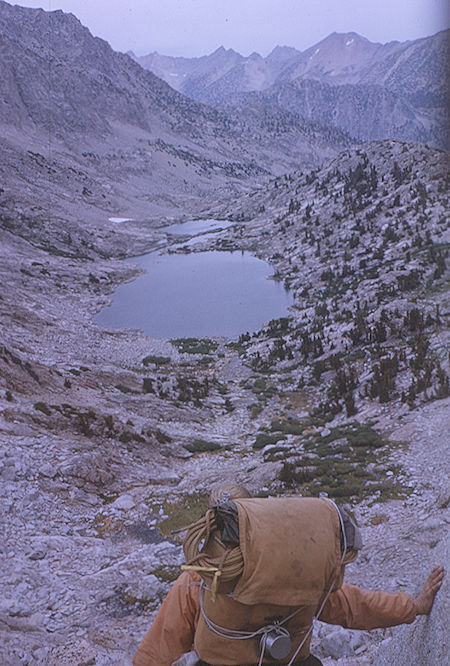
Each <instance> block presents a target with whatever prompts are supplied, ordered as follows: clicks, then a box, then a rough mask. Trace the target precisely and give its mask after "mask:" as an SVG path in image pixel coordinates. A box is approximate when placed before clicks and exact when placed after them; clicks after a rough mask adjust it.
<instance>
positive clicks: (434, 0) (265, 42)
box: [8, 0, 450, 56]
mask: <svg viewBox="0 0 450 666" xmlns="http://www.w3.org/2000/svg"><path fill="white" fill-rule="evenodd" d="M8 1H9V2H10V4H19V5H22V6H23V7H42V8H43V9H46V10H54V9H62V10H63V11H65V12H72V13H73V14H75V15H76V16H77V17H78V18H79V19H80V21H81V22H82V23H83V24H84V25H86V26H87V27H88V28H89V29H90V30H91V32H92V33H93V34H94V35H97V36H98V37H103V39H106V40H107V41H108V42H109V43H110V44H111V46H112V47H113V48H115V49H116V50H119V51H128V50H130V49H131V50H133V51H134V52H135V53H136V54H137V55H144V54H146V53H150V52H152V51H159V52H160V53H163V54H167V55H185V56H198V55H205V54H207V53H211V52H212V51H214V50H215V49H216V48H217V47H219V46H222V45H223V46H225V47H226V48H233V49H235V50H236V51H239V53H242V54H243V55H249V54H250V53H251V52H252V51H257V52H258V53H261V55H267V54H268V53H269V52H270V51H271V50H272V49H273V47H274V46H276V45H277V44H280V45H287V46H295V47H296V48H297V49H299V50H300V51H303V50H305V49H306V48H308V47H309V46H312V45H313V44H315V43H316V42H318V41H319V40H321V39H323V38H324V37H326V36H327V35H329V34H330V33H331V32H335V31H336V32H350V31H354V32H357V33H359V34H360V35H363V36H364V37H367V38H368V39H370V40H371V41H375V42H388V41H391V40H395V39H396V40H399V41H404V40H407V39H417V38H419V37H426V36H428V35H432V34H434V33H436V32H438V31H439V30H443V29H444V28H447V27H449V26H450V9H449V8H450V2H449V0H59V1H58V0H40V1H39V0H37V1H35V0H22V2H13V1H12V0H8Z"/></svg>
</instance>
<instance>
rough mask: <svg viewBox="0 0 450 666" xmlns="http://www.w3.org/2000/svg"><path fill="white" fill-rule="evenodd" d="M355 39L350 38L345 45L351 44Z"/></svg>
mask: <svg viewBox="0 0 450 666" xmlns="http://www.w3.org/2000/svg"><path fill="white" fill-rule="evenodd" d="M354 41H355V40H354V39H349V40H348V42H345V46H350V44H353V42H354Z"/></svg>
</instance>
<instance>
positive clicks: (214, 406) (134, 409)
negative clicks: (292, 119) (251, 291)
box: [0, 143, 449, 666]
mask: <svg viewBox="0 0 450 666" xmlns="http://www.w3.org/2000/svg"><path fill="white" fill-rule="evenodd" d="M395 164H397V167H396V166H395ZM400 164H401V165H402V166H401V167H400ZM410 167H411V168H410ZM374 169H375V170H376V173H374ZM442 172H443V165H442V154H441V153H439V152H437V151H432V150H430V149H425V148H423V147H411V146H406V145H402V144H395V143H393V144H389V143H387V144H379V145H374V146H371V147H370V148H367V149H366V151H364V152H363V151H360V152H355V151H353V152H349V153H347V154H344V155H342V156H340V157H339V158H338V160H336V161H335V162H334V163H332V164H331V165H329V166H327V167H325V168H324V169H322V170H321V171H313V172H305V173H303V174H299V173H298V174H292V175H291V176H288V177H283V178H279V179H277V180H274V181H273V182H272V184H271V186H270V188H269V189H267V188H262V189H261V190H259V191H255V193H254V194H253V196H250V197H248V198H246V199H244V200H242V201H240V202H238V203H235V204H233V206H229V207H227V208H226V209H223V210H222V215H226V216H227V217H228V218H230V219H232V220H233V221H235V223H236V224H235V225H234V227H233V228H232V229H231V230H229V231H226V232H223V233H222V236H221V237H220V238H218V239H217V240H216V242H215V247H217V248H219V249H220V248H223V249H224V248H226V247H234V248H242V249H245V248H248V249H252V250H253V251H254V252H257V253H259V254H260V255H261V256H263V257H266V258H268V259H270V261H271V262H272V263H273V264H274V266H276V267H277V269H278V273H279V276H280V279H284V280H286V281H287V283H288V284H290V286H291V288H292V289H293V290H294V293H295V296H296V307H295V309H294V310H293V312H292V316H291V317H289V318H287V319H282V320H277V321H274V322H271V323H268V325H267V326H265V327H263V329H262V330H261V331H260V332H259V333H258V334H257V335H254V336H248V335H246V334H245V333H244V334H243V335H242V337H241V338H240V339H239V340H236V341H234V342H233V343H232V344H231V345H229V344H228V342H229V341H227V340H220V339H219V340H204V341H184V342H183V341H180V342H179V343H175V344H173V343H171V342H169V341H156V340H151V339H149V338H147V337H146V336H144V335H143V334H142V333H140V332H139V331H132V330H122V331H113V330H110V331H105V330H102V329H100V328H99V327H98V326H96V325H95V324H94V323H93V321H92V319H93V314H94V313H95V312H96V311H98V309H99V308H100V307H102V306H103V305H104V304H105V303H106V302H107V301H108V298H109V295H110V294H111V292H112V290H113V289H114V288H115V285H117V284H118V283H119V282H121V281H123V280H126V279H131V278H132V277H133V276H134V275H136V267H135V266H133V265H132V264H124V263H123V262H120V261H117V259H114V258H107V257H108V256H111V255H114V254H117V252H118V247H117V245H116V243H117V240H118V239H117V237H115V236H109V237H103V238H102V237H101V234H99V232H98V230H97V229H96V224H95V221H93V220H90V219H87V220H86V221H85V225H86V227H87V229H86V231H89V234H92V235H91V236H90V238H91V242H92V241H95V243H93V245H92V246H91V247H89V248H87V250H86V256H77V255H76V253H74V254H73V255H72V256H67V255H64V254H63V253H60V252H55V251H54V250H52V249H51V248H48V247H44V246H41V247H40V248H39V247H37V245H39V242H37V241H38V240H39V225H37V230H35V234H36V235H35V236H34V238H33V242H32V243H30V241H29V240H28V239H22V238H20V237H18V236H17V234H15V233H14V230H12V231H11V230H8V229H6V230H3V231H2V232H1V234H2V236H1V246H2V249H3V253H2V258H1V275H2V280H1V282H0V285H1V286H0V304H1V317H2V322H3V323H4V330H3V345H2V347H1V350H0V364H1V382H2V383H1V386H2V389H1V391H0V409H1V421H0V428H1V433H0V434H1V443H2V449H1V472H0V473H1V484H2V493H1V497H2V499H1V502H2V515H4V516H8V521H7V523H5V526H4V535H5V538H4V541H3V543H2V546H1V547H2V553H3V555H4V557H5V566H4V576H3V577H2V581H1V586H2V599H3V601H2V606H1V611H0V632H1V635H2V641H1V646H2V647H1V648H0V650H1V651H0V654H1V656H2V659H3V660H4V661H5V662H6V663H10V664H14V665H15V664H27V663H29V664H32V663H37V664H46V665H48V664H52V665H53V664H55V666H56V664H58V665H59V664H79V663H80V661H83V662H89V661H91V662H94V661H95V663H98V664H104V665H105V666H106V665H109V664H117V665H119V664H123V663H127V662H128V661H129V660H130V657H131V655H132V653H133V650H134V649H135V647H136V644H137V641H138V640H139V638H140V637H141V636H142V634H143V632H144V631H145V629H146V627H147V626H148V624H149V622H150V618H151V617H152V614H153V613H154V611H155V610H156V608H157V607H158V604H159V603H160V599H161V598H162V596H163V595H164V594H165V592H166V591H167V587H168V584H169V582H170V581H171V580H172V579H173V578H174V577H175V576H176V575H177V573H178V571H179V569H178V565H179V563H180V561H181V558H182V555H181V550H180V547H179V545H178V544H177V543H176V542H174V541H173V540H172V538H171V537H170V536H168V535H169V532H170V529H171V528H172V527H176V526H178V525H180V524H183V523H186V522H188V521H189V519H190V518H191V517H192V516H193V515H195V513H196V512H197V511H201V510H202V507H204V501H205V496H206V493H207V489H208V488H209V487H210V486H211V484H213V483H216V482H218V481H222V480H231V479H232V480H238V481H240V482H243V483H246V484H248V486H249V487H250V488H251V490H252V491H254V492H262V493H276V494H279V493H291V492H300V493H302V492H303V493H313V494H316V493H317V492H319V491H326V492H328V493H329V495H330V496H331V497H336V498H341V500H342V499H344V500H347V501H350V502H351V503H352V504H353V505H354V506H355V507H356V512H357V515H358V517H359V520H360V522H361V524H362V527H363V533H364V539H365V543H366V546H365V550H364V551H363V554H362V556H361V558H359V560H358V561H357V563H356V564H355V565H352V567H349V577H350V580H352V581H353V582H356V583H359V584H361V585H365V586H367V587H383V588H385V589H389V590H396V589H397V590H398V589H407V590H409V591H411V592H414V591H415V589H416V587H417V583H418V579H423V576H424V572H423V571H422V570H421V571H418V565H417V562H418V561H420V562H421V563H422V567H423V568H427V567H429V566H431V564H434V563H436V558H439V557H441V556H440V555H439V553H441V552H442V549H443V547H444V538H445V531H446V526H447V523H446V521H448V520H449V518H448V489H447V490H446V488H445V486H444V485H443V483H442V480H443V479H444V478H445V468H446V465H447V462H446V461H447V459H448V450H447V448H446V447H448V441H447V439H446V437H445V433H446V429H445V428H444V429H443V428H442V420H443V418H444V415H445V413H446V410H448V398H445V395H446V394H447V393H448V383H447V380H446V374H445V373H446V372H447V366H446V364H447V362H448V359H447V358H446V355H445V353H444V349H445V344H446V338H445V333H444V331H443V319H444V316H445V315H446V312H447V311H448V303H447V301H446V298H447V296H446V292H445V291H444V284H445V283H444V279H445V278H446V275H447V273H446V272H445V264H446V260H447V256H446V253H447V249H446V248H447V246H446V245H444V243H448V230H447V229H446V228H445V225H444V221H443V219H442V218H443V211H444V206H445V201H446V193H445V190H444V184H445V181H444V180H443V175H442ZM385 190H386V192H385ZM218 213H219V211H217V210H216V211H215V212H214V214H218ZM29 214H30V217H31V219H32V211H30V213H29ZM56 223H57V220H54V221H53V224H56ZM428 230H429V235H427V231H428ZM117 233H118V234H120V235H119V240H120V242H119V243H118V244H119V246H120V245H121V246H124V245H126V247H127V252H128V253H130V254H132V253H133V251H134V252H137V251H142V250H143V249H144V247H147V248H148V249H150V248H151V247H152V244H153V246H154V247H156V245H157V244H158V247H159V249H160V250H163V249H169V247H170V245H168V241H167V237H166V235H165V234H164V231H163V228H160V229H159V230H154V231H153V232H152V233H151V234H150V233H149V230H148V228H147V227H145V225H142V226H138V225H137V223H136V224H128V225H125V226H124V227H123V229H122V230H121V231H120V232H119V231H118V232H117ZM100 243H101V244H102V246H103V248H104V250H105V254H104V256H103V257H101V256H99V255H100V254H101V253H99V250H98V245H99V244H100ZM41 245H42V244H41ZM406 245H408V246H409V245H411V247H406ZM210 246H211V241H205V240H202V239H201V238H200V239H199V240H198V242H197V248H195V246H191V250H192V249H194V251H195V249H197V250H198V249H201V248H202V247H203V248H205V247H210ZM408 252H410V255H408V254H407V253H408ZM205 357H206V358H205ZM402 393H404V396H402ZM355 410H356V413H355ZM399 442H402V443H403V444H399ZM418 518H419V521H420V527H419V528H418V527H417V519H418ZM18 535H20V538H18ZM438 561H440V560H438ZM419 622H420V623H422V624H423V622H424V620H420V621H419ZM422 624H420V626H422ZM418 626H419V625H418ZM318 632H319V635H320V641H319V642H320V645H319V644H318V643H317V641H316V639H315V643H314V645H315V650H316V652H317V653H319V654H321V656H322V657H323V659H324V661H325V663H326V664H327V665H328V664H335V663H339V664H346V663H348V664H350V663H353V664H355V663H358V664H361V665H362V664H367V663H369V659H370V658H371V657H370V655H371V654H372V653H373V650H374V649H375V647H376V645H377V644H378V643H379V641H380V640H382V639H383V638H384V637H385V635H384V634H383V632H381V633H380V632H375V633H362V634H361V633H355V632H348V631H345V630H336V629H335V628H332V627H328V628H327V627H325V626H321V627H319V628H318ZM395 636H396V634H395V633H394V640H395ZM355 650H356V651H357V653H358V655H359V656H358V657H355V656H354V654H355ZM346 655H347V656H346ZM350 655H353V656H350Z"/></svg>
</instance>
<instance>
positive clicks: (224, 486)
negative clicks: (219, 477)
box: [209, 483, 251, 508]
mask: <svg viewBox="0 0 450 666" xmlns="http://www.w3.org/2000/svg"><path fill="white" fill-rule="evenodd" d="M242 497H251V495H250V493H249V492H248V490H247V488H246V487H245V486H240V485H239V484H237V483H221V484H220V486H216V487H215V488H213V489H212V490H211V494H210V496H209V507H210V508H212V507H213V506H215V505H216V504H220V503H221V502H227V501H228V500H232V499H239V498H242Z"/></svg>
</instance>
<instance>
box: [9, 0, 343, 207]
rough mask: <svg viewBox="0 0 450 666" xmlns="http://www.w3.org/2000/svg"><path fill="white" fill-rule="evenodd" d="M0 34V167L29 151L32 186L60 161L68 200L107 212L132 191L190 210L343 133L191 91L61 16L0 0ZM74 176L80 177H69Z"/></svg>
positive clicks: (329, 145) (312, 161) (310, 157)
mask: <svg viewBox="0 0 450 666" xmlns="http://www.w3.org/2000/svg"><path fill="white" fill-rule="evenodd" d="M0 33H1V36H2V37H1V41H2V47H1V48H2V59H1V62H0V129H1V135H2V137H3V141H2V146H3V159H2V164H3V168H5V165H7V164H9V162H10V152H11V150H13V151H18V154H17V155H16V157H15V158H14V159H15V160H22V161H23V162H24V163H26V162H27V161H28V160H29V155H28V153H27V151H29V150H31V151H32V152H33V153H35V154H38V155H40V156H41V157H39V158H38V162H39V161H41V162H42V160H49V162H48V164H47V163H45V165H44V167H43V170H42V173H40V172H39V173H38V176H36V173H35V172H33V175H32V176H30V179H31V187H32V188H34V187H35V186H36V184H37V182H39V178H40V177H41V176H42V177H43V179H44V180H43V181H42V183H41V184H40V187H41V188H42V187H44V186H45V182H46V181H48V179H49V178H50V180H51V181H52V179H53V181H56V180H57V174H60V173H61V171H63V170H67V169H68V170H69V171H68V172H69V179H68V181H67V183H66V185H67V187H66V189H68V190H70V192H71V194H72V195H76V196H75V197H73V196H72V197H69V199H70V198H75V199H76V208H77V210H79V206H80V205H81V207H82V209H85V208H86V206H89V205H90V204H91V203H94V199H96V205H98V204H100V205H102V206H103V208H105V209H108V210H111V208H113V209H114V208H115V207H117V206H119V204H118V200H119V199H120V200H122V201H128V202H129V204H130V207H131V201H133V206H134V208H136V207H138V208H139V209H140V210H141V211H145V213H146V214H147V215H148V214H149V213H151V212H152V211H153V212H155V213H157V214H159V213H161V212H163V213H164V212H169V211H175V210H178V211H179V210H180V208H181V207H182V206H184V205H185V204H186V202H187V201H188V202H189V206H190V209H191V210H193V209H195V208H196V207H197V208H198V207H203V206H204V205H205V197H206V198H207V197H209V196H212V197H214V200H217V198H220V197H225V196H229V195H230V194H231V193H236V192H239V191H241V190H242V188H244V189H245V188H246V187H248V186H252V185H253V184H254V183H255V182H256V181H257V180H258V181H259V180H260V179H261V178H264V177H270V176H273V175H277V174H280V173H283V172H285V171H287V170H291V169H293V168H296V167H297V166H298V164H299V162H301V163H302V164H307V165H309V166H314V165H317V164H320V163H321V162H322V161H323V160H324V159H326V158H329V157H332V156H334V155H335V154H337V152H339V151H340V150H342V149H343V148H345V147H347V146H349V145H352V144H353V143H354V140H353V139H351V138H350V137H349V136H348V135H346V134H345V133H343V132H342V131H340V130H335V129H333V128H329V127H326V126H321V125H320V124H319V123H317V122H305V121H304V120H302V119H300V118H299V117H298V116H297V114H292V113H290V112H289V111H288V110H285V111H283V112H282V113H280V112H279V111H278V110H277V111H276V114H275V116H274V114H273V111H272V110H271V107H270V105H266V107H267V108H265V109H264V110H262V111H261V112H258V113H255V112H254V111H252V110H249V111H248V113H245V114H241V113H238V112H235V111H233V110H231V111H228V110H222V109H217V108H214V107H212V106H210V105H206V104H203V103H199V102H198V101H193V100H192V99H190V98H188V97H186V96H185V95H183V94H180V93H179V92H177V91H175V90H174V89H173V88H171V87H170V86H169V85H167V83H166V82H164V81H163V80H161V79H160V78H158V77H157V76H155V75H154V74H153V73H151V72H149V71H148V70H145V69H143V68H142V67H141V66H140V65H139V64H137V63H136V62H134V61H133V60H132V59H131V58H130V57H129V56H127V55H125V54H121V53H117V52H115V51H113V49H112V48H111V47H110V46H109V44H108V43H107V42H105V41H103V40H102V39H99V38H96V37H93V36H92V34H91V33H90V32H89V30H88V29H87V28H85V27H84V26H83V25H82V24H81V23H80V22H79V20H78V19H77V18H76V17H75V16H74V15H72V14H64V13H63V12H62V11H54V12H45V11H43V10H40V9H26V8H22V7H19V6H11V5H10V4H8V3H6V2H3V1H0ZM42 163H43V162H42ZM26 171H27V169H26V168H24V169H22V170H21V172H20V175H19V178H23V177H24V174H26ZM30 173H31V171H30ZM7 174H8V171H7V172H6V173H5V178H8V175H7ZM77 174H78V176H79V175H80V174H84V176H83V177H85V178H86V182H85V183H84V184H83V185H81V184H80V183H78V184H74V186H73V187H72V186H71V182H72V181H73V180H74V178H76V177H77ZM80 178H81V176H80ZM30 179H29V180H30ZM29 184H30V183H29V182H28V184H27V185H26V186H21V190H22V192H23V191H25V192H26V191H27V187H28V185H29ZM53 185H54V187H56V188H58V187H59V185H58V184H57V183H56V182H53ZM12 187H14V185H12ZM73 189H75V192H73ZM87 190H88V191H90V192H96V195H95V196H94V195H92V196H91V197H90V196H89V194H86V191H87ZM83 191H84V192H85V194H84V195H83V194H82V193H83ZM80 194H81V195H82V196H81V197H80V196H79V195H80ZM32 198H34V199H35V198H36V197H35V196H34V195H33V197H32ZM60 201H61V198H60V197H57V198H56V199H55V201H54V206H55V207H56V209H58V205H59V203H60ZM68 206H70V201H69V202H65V203H64V206H63V207H64V209H65V210H67V207H68Z"/></svg>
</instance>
